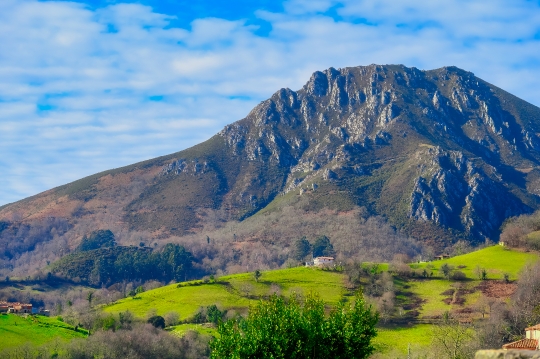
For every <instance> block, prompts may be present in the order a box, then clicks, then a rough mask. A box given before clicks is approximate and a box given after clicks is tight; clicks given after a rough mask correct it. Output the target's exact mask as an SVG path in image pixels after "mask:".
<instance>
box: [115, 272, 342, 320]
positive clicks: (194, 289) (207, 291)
mask: <svg viewBox="0 0 540 359" xmlns="http://www.w3.org/2000/svg"><path fill="white" fill-rule="evenodd" d="M187 284H189V282H188V283H184V284H182V286H181V287H178V285H177V284H172V285H168V286H165V287H160V288H157V289H154V290H150V291H148V292H144V293H142V294H140V295H138V296H137V297H136V298H135V299H133V298H126V299H122V300H120V301H118V302H116V303H114V304H112V305H110V306H107V307H105V308H104V310H105V311H106V312H112V313H115V312H122V311H126V310H129V311H131V312H133V313H134V314H135V315H136V316H138V317H143V316H144V315H145V314H146V313H147V312H148V311H149V310H150V309H156V310H157V313H158V314H159V315H163V314H165V313H167V312H169V311H176V312H178V313H179V314H180V317H181V319H186V318H189V317H191V316H193V315H194V314H195V313H196V312H197V310H198V309H199V308H200V307H203V306H209V305H212V304H216V305H217V306H218V307H221V308H222V309H227V310H234V311H238V312H246V310H247V308H249V306H250V305H252V304H253V303H255V301H256V300H257V298H259V297H264V296H267V295H270V294H271V293H273V292H274V291H277V292H278V293H280V294H282V295H286V296H288V295H290V294H291V293H292V292H296V293H299V294H307V293H310V292H313V293H318V294H319V295H320V297H321V298H322V299H323V300H325V301H326V302H327V303H329V304H336V303H337V302H338V301H339V300H340V299H341V298H342V297H343V295H344V294H345V293H346V292H347V290H346V289H345V287H344V276H343V274H341V273H335V272H329V271H323V270H320V269H314V268H304V267H297V268H290V269H280V270H275V271H267V272H263V275H262V277H261V278H260V279H259V281H258V282H256V281H255V279H254V278H253V275H252V273H243V274H235V275H228V276H224V277H221V278H219V280H218V282H217V283H208V284H202V285H197V286H189V285H187Z"/></svg>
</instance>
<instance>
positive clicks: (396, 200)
mask: <svg viewBox="0 0 540 359" xmlns="http://www.w3.org/2000/svg"><path fill="white" fill-rule="evenodd" d="M539 136H540V109H539V108H538V107H536V106H533V105H531V104H529V103H527V102H525V101H523V100H521V99H519V98H517V97H515V96H513V95H511V94H509V93H507V92H505V91H503V90H501V89H499V88H497V87H495V86H493V85H491V84H489V83H487V82H485V81H483V80H481V79H479V78H477V77H476V76H474V74H472V73H470V72H467V71H464V70H461V69H459V68H456V67H444V68H440V69H436V70H430V71H421V70H418V69H416V68H408V67H405V66H401V65H385V66H380V65H370V66H359V67H350V68H343V69H334V68H330V69H328V70H325V71H323V72H319V71H317V72H315V73H314V74H313V75H312V76H311V78H310V79H309V81H308V82H307V83H306V84H305V85H304V86H303V87H302V88H301V89H300V90H298V91H292V90H290V89H281V90H279V91H277V92H276V93H274V94H273V95H272V97H271V98H269V99H268V100H266V101H263V102H261V103H260V104H259V105H257V106H256V107H255V108H254V109H253V110H252V111H251V112H250V113H249V114H248V115H247V116H246V117H245V118H244V119H242V120H240V121H237V122H235V123H233V124H230V125H228V126H226V127H225V128H224V129H223V130H222V131H221V132H219V133H218V134H216V135H215V136H213V137H212V138H210V139H209V140H208V141H205V142H203V143H201V144H199V145H196V146H194V147H192V148H189V149H186V150H184V151H180V152H177V153H174V154H171V155H167V156H163V157H159V158H155V159H152V160H148V161H144V162H141V163H137V164H134V165H131V166H127V167H123V168H118V169H114V170H111V171H106V172H103V173H99V174H96V175H93V176H90V177H87V178H84V179H81V180H79V181H76V182H73V183H70V184H67V185H65V186H61V187H58V188H55V189H51V190H49V191H46V192H44V193H41V194H39V195H36V196H33V197H30V198H27V199H25V200H22V201H20V202H17V203H13V204H9V205H6V206H4V207H1V208H0V219H2V218H3V222H2V223H4V226H3V227H2V226H0V228H4V227H5V228H6V229H4V231H3V232H2V234H3V235H4V234H5V233H8V232H10V231H11V232H10V233H12V236H15V234H14V233H15V232H16V231H18V230H20V229H21V228H23V227H24V228H26V227H25V226H27V227H28V228H30V227H32V226H34V227H35V225H36V223H40V225H42V226H43V225H44V224H43V223H44V221H47V220H49V221H50V218H56V219H58V218H62V220H63V221H65V222H67V224H64V227H62V228H64V229H63V232H62V234H61V235H56V237H59V236H62V238H64V242H63V244H62V245H60V247H62V246H63V247H62V248H64V249H56V251H57V252H56V253H59V251H63V250H66V251H68V250H69V248H73V247H74V246H75V245H77V244H78V243H77V241H80V239H81V238H82V236H83V234H85V233H87V232H88V231H89V230H91V229H98V228H104V229H113V231H114V229H116V232H118V233H123V234H122V236H123V237H122V238H123V240H124V241H127V242H129V241H131V242H132V243H137V240H138V239H137V238H135V237H136V236H134V235H132V234H133V233H137V234H138V235H139V234H140V238H144V240H145V241H146V242H148V241H157V240H163V239H166V238H172V237H174V238H182V237H184V236H189V235H192V234H193V233H203V232H204V231H205V230H207V229H208V228H209V227H208V225H209V223H212V225H213V227H212V228H217V227H219V226H224V225H225V224H226V223H228V222H235V223H238V221H240V223H244V222H246V223H248V222H249V221H250V220H251V221H252V222H249V223H252V224H253V223H255V222H256V221H255V219H254V218H256V219H257V223H258V227H257V228H258V229H253V231H252V232H251V234H246V235H245V236H244V237H245V238H243V239H241V240H242V241H251V242H253V241H255V242H256V241H258V240H260V239H261V238H259V237H260V236H259V237H258V234H257V233H259V234H260V233H262V232H261V231H263V229H261V228H264V231H268V230H269V228H270V227H272V228H274V227H276V223H269V222H266V219H265V218H267V217H268V216H265V215H268V214H269V213H274V214H275V213H277V212H280V211H283V210H284V208H293V209H294V210H292V212H290V213H293V214H292V215H289V214H290V213H289V214H288V215H286V216H284V217H283V218H285V217H287V218H286V219H287V220H289V222H287V223H292V222H290V221H291V220H292V219H291V217H294V216H299V217H298V221H302V220H303V218H304V217H302V216H304V215H307V214H309V215H311V216H312V217H313V216H315V217H317V216H319V217H317V218H322V219H324V218H325V217H326V214H325V213H330V212H331V213H334V214H336V215H340V214H343V215H346V214H347V213H353V212H354V211H356V212H354V213H357V214H358V216H357V217H355V218H363V219H366V218H369V217H373V216H378V217H377V218H379V219H381V221H383V222H384V221H387V223H388V224H389V226H392V227H393V228H396V229H397V230H398V231H399V232H400V233H403V234H406V235H407V236H409V237H412V238H416V239H418V240H421V241H424V242H426V243H429V244H430V245H434V246H436V247H437V248H442V247H444V246H447V245H449V244H451V243H453V242H455V241H456V240H457V239H459V238H461V239H465V240H467V241H470V242H471V243H473V244H475V243H481V242H483V241H484V240H485V239H492V240H496V239H497V238H498V232H499V228H500V226H501V224H502V223H503V222H504V221H505V219H507V218H508V217H510V216H515V215H519V214H523V213H529V212H532V211H534V210H536V209H538V208H540V202H539V197H538V194H539V191H540V169H539V165H540V153H539V152H538V150H539V149H540V139H539ZM325 211H326V212H325ZM272 218H274V217H272ZM306 218H307V217H306ZM313 218H314V217H313ZM355 220H356V219H355ZM315 222H316V221H315ZM63 223H64V222H63ZM220 223H221V224H220ZM283 223H285V222H283ZM351 223H352V222H351ZM65 226H67V227H65ZM51 228H52V227H51ZM55 228H56V227H55ZM257 231H258V232H257ZM49 232H50V230H49ZM244 232H245V233H248V232H249V230H245V231H244ZM65 233H68V234H69V233H71V234H70V235H69V236H67V235H66V234H65ZM253 233H255V234H253ZM265 233H266V232H265ZM300 234H301V233H300ZM229 235H232V233H229ZM295 235H296V234H295ZM10 238H11V237H10ZM54 238H55V235H51V236H50V239H49V240H50V241H54V240H55V239H54ZM65 238H69V240H67V239H65ZM234 239H235V241H236V240H237V239H236V233H235V234H234ZM273 241H274V240H271V241H270V242H272V243H274V242H273ZM131 242H130V243H131ZM208 243H210V238H208ZM262 243H263V244H264V241H262ZM36 245H39V240H38V239H36V240H35V241H34V243H33V245H31V246H29V247H28V248H26V250H27V251H32V250H33V249H34V248H35V246H36ZM10 248H11V247H10ZM17 248H19V247H17ZM20 248H23V249H24V248H25V247H24V246H22V247H20ZM13 253H15V252H13ZM13 253H11V254H10V255H11V256H12V257H10V258H13V257H14V256H15V255H14V254H13ZM5 256H7V254H5Z"/></svg>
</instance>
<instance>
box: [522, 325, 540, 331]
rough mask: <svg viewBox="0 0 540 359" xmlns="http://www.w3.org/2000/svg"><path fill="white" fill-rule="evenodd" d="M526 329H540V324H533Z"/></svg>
mask: <svg viewBox="0 0 540 359" xmlns="http://www.w3.org/2000/svg"><path fill="white" fill-rule="evenodd" d="M525 330H540V324H536V325H533V326H532V327H529V328H525Z"/></svg>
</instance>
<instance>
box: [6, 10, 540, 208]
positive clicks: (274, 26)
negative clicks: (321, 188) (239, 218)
mask: <svg viewBox="0 0 540 359" xmlns="http://www.w3.org/2000/svg"><path fill="white" fill-rule="evenodd" d="M0 44H1V46H0V154H1V156H0V171H1V173H2V176H1V177H0V205H1V204H5V203H9V202H13V201H16V200H19V199H22V198H24V197H27V196H30V195H33V194H36V193H39V192H41V191H44V190H47V189H49V188H52V187H54V186H58V185H61V184H64V183H67V182H70V181H73V180H76V179H78V178H81V177H83V176H86V175H90V174H93V173H96V172H99V171H103V170H106V169H110V168H114V167H119V166H122V165H127V164H130V163H134V162H137V161H141V160H145V159H148V158H152V157H155V156H159V155H163V154H168V153H172V152H176V151H179V150H182V149H184V148H187V147H189V146H192V145H194V144H196V143H199V142H201V141H203V140H205V139H207V138H209V137H211V136H212V135H213V134H215V133H216V132H218V131H219V130H220V129H221V128H222V127H223V126H224V125H226V124H228V123H231V122H233V121H236V120H238V119H241V118H243V117H244V116H245V115H246V114H247V113H248V112H249V110H250V109H251V108H252V107H253V106H254V105H256V104H257V103H258V102H259V101H261V100H264V99H266V98H267V97H269V96H270V95H271V94H272V93H273V92H275V91H277V90H278V89H280V88H282V87H289V88H292V89H298V88H300V87H301V86H302V85H303V84H304V83H305V82H306V81H307V79H308V78H309V76H310V74H311V73H312V72H313V71H315V70H323V69H326V68H328V67H330V66H333V67H336V68H338V67H345V66H358V65H368V64H371V63H378V64H391V63H394V64H395V63H401V64H405V65H407V66H416V67H418V68H420V69H433V68H438V67H441V66H446V65H455V66H459V67H461V68H464V69H466V70H469V71H472V72H474V73H475V74H476V75H477V76H479V77H481V78H483V79H485V80H487V81H489V82H491V83H493V84H495V85H497V86H499V87H501V88H503V89H506V90H508V91H510V92H512V93H513V94H515V95H517V96H519V97H521V98H523V99H525V100H527V101H529V102H531V103H533V104H535V105H537V106H538V105H540V86H538V79H539V78H540V2H539V1H526V0H490V1H485V0H466V1H465V0H452V1H450V0H448V1H443V0H434V1H430V2H418V1H412V0H402V1H395V0H354V1H353V0H346V1H337V0H288V1H281V2H280V1H266V0H264V1H247V0H239V1H209V0H208V1H207V0H198V1H173V0H161V1H154V0H141V1H137V2H133V1H109V0H92V1H77V2H73V1H37V0H2V1H0Z"/></svg>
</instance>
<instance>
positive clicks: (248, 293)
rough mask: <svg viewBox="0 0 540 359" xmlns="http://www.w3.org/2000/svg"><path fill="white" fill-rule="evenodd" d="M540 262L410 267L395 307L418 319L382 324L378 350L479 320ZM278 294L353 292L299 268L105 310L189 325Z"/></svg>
mask: <svg viewBox="0 0 540 359" xmlns="http://www.w3.org/2000/svg"><path fill="white" fill-rule="evenodd" d="M537 260H538V254H537V253H532V252H531V253H526V252H520V251H514V250H508V249H506V248H503V247H500V246H492V247H488V248H485V249H481V250H478V251H476V252H472V253H468V254H465V255H461V256H456V257H453V258H450V259H447V260H443V261H434V262H431V263H414V264H411V265H410V266H411V268H412V269H413V270H414V271H415V272H416V273H417V274H416V275H415V276H411V277H407V278H404V277H396V276H394V277H393V278H394V286H395V291H396V306H399V307H402V308H403V311H404V313H408V312H417V314H416V319H414V320H413V321H412V322H411V323H409V324H406V325H405V324H403V325H401V326H395V325H394V326H386V325H385V323H384V322H383V321H381V328H379V335H378V337H377V338H376V340H375V343H376V345H377V346H378V348H379V351H381V352H383V353H384V352H387V351H390V350H391V349H395V348H397V349H398V350H400V351H403V352H405V351H406V350H407V346H408V344H409V343H411V344H413V347H415V348H418V347H422V346H427V345H429V344H430V343H431V333H432V330H431V325H430V324H421V323H425V322H427V323H429V321H430V320H433V319H435V320H436V318H440V316H441V315H442V314H443V313H444V312H445V311H450V312H452V313H454V314H455V315H458V316H461V315H465V316H467V318H468V319H475V318H479V317H480V316H481V314H479V313H476V312H474V311H472V313H471V311H468V310H464V309H467V308H473V307H474V304H475V303H476V301H477V300H478V298H479V297H480V296H481V295H487V296H489V295H490V294H489V293H487V292H486V288H488V289H489V287H490V286H494V287H497V286H499V287H501V286H502V287H503V289H504V288H505V289H507V290H510V292H508V293H509V294H507V295H510V294H511V291H512V289H513V288H515V284H513V283H505V282H504V281H503V280H502V275H503V273H509V274H510V279H511V281H512V280H515V279H517V278H518V276H519V273H520V271H521V270H522V268H523V267H524V266H526V265H527V264H528V263H533V262H535V261H537ZM445 263H448V264H449V265H451V266H453V267H454V270H460V271H462V272H464V273H465V275H466V277H467V278H466V279H465V280H462V281H454V280H448V279H445V278H444V277H443V276H442V273H440V272H441V270H440V267H441V266H442V265H443V264H445ZM477 265H478V266H480V267H481V268H485V269H486V270H487V271H488V280H480V279H478V278H476V277H475V276H474V274H475V273H474V272H475V271H474V269H475V267H476V266H477ZM378 269H379V270H382V271H387V270H388V269H389V266H388V264H384V263H383V264H381V265H379V266H378ZM424 269H427V270H429V271H432V272H433V276H430V277H428V278H423V277H421V276H420V273H421V272H422V271H423V270H424ZM276 291H277V292H279V293H281V294H282V295H285V296H287V295H289V294H290V293H291V292H293V291H294V292H297V293H309V292H315V293H319V294H320V296H321V297H322V298H323V299H324V300H325V301H326V302H327V303H328V304H329V305H335V304H336V303H337V302H338V301H340V300H347V298H348V295H349V294H350V292H351V291H350V290H349V289H348V288H347V286H346V274H344V273H340V272H329V271H323V270H320V269H315V268H304V267H298V268H290V269H281V270H276V271H267V272H263V275H262V277H261V278H260V279H259V282H256V281H255V279H254V277H253V274H252V273H244V274H236V275H229V276H224V277H221V278H219V279H218V280H217V281H216V282H208V283H204V282H202V281H192V282H185V283H180V284H173V285H168V286H165V287H161V288H157V289H154V290H151V291H148V292H145V293H142V294H141V295H139V296H138V297H136V298H126V299H123V300H120V301H118V302H116V303H113V304H112V305H110V306H107V307H105V308H104V310H105V311H106V312H112V313H115V312H121V311H125V310H130V311H132V312H133V313H134V314H135V315H136V316H138V317H144V316H145V314H146V313H147V312H148V311H149V310H150V309H156V310H157V313H158V314H161V315H163V314H165V313H167V312H169V311H176V312H178V313H180V316H181V319H182V320H186V319H189V318H191V317H192V316H193V315H194V314H195V313H196V312H197V310H198V309H199V308H200V307H205V306H209V305H212V304H217V305H218V307H220V308H221V309H227V310H230V311H231V310H232V311H234V312H236V313H246V312H247V310H248V308H249V306H250V305H252V304H253V303H254V301H256V300H258V299H259V298H261V297H265V296H267V295H269V294H271V293H273V292H276ZM483 292H485V293H483ZM461 313H465V314H461ZM415 323H417V324H415ZM170 330H171V332H172V333H174V334H176V335H180V336H182V335H183V334H184V333H185V332H187V331H188V330H196V331H198V332H200V333H202V334H206V335H215V333H216V332H215V330H214V329H212V327H211V326H206V325H199V324H181V325H178V326H176V327H173V328H170Z"/></svg>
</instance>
